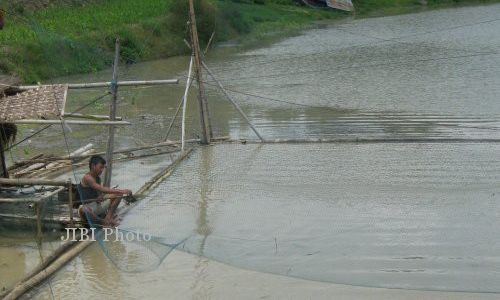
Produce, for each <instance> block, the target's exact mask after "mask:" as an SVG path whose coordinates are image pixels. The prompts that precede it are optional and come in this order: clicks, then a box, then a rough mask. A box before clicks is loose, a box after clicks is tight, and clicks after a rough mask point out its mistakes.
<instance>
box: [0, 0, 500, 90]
mask: <svg viewBox="0 0 500 300" xmlns="http://www.w3.org/2000/svg"><path fill="white" fill-rule="evenodd" d="M58 1H63V0H46V2H47V3H49V4H50V3H51V4H50V5H48V6H47V7H45V8H40V7H37V6H33V7H31V8H30V6H26V7H25V6H19V5H14V4H15V3H16V1H14V2H12V3H14V4H13V5H10V6H7V7H6V9H7V12H8V14H7V16H6V26H5V28H4V30H2V31H0V73H8V74H16V75H18V76H19V77H21V78H22V79H23V80H24V81H25V82H29V83H33V82H37V81H41V80H43V79H47V78H52V77H57V76H62V75H68V74H74V73H88V72H95V71H97V70H100V69H103V68H105V67H107V66H109V65H110V64H111V62H112V53H113V47H114V40H115V38H116V37H120V40H121V46H122V47H121V48H122V49H121V55H122V58H123V59H124V60H125V62H127V63H133V62H137V61H143V60H151V59H157V58H161V57H169V56H175V55H180V54H186V53H189V49H188V47H187V46H186V45H185V43H184V41H183V40H184V39H189V37H188V27H187V19H188V13H187V1H179V0H141V1H137V0H88V1H72V0H71V1H69V0H65V1H63V2H64V4H61V3H59V2H58ZM68 1H69V2H68ZM33 2H34V3H35V2H37V1H33ZM298 2H300V1H297V0H195V6H196V8H197V21H198V26H199V30H200V39H201V41H202V45H203V44H205V43H206V42H207V41H208V40H209V38H210V36H211V34H212V32H213V31H214V30H215V32H216V35H215V37H216V41H226V40H235V39H237V40H240V41H244V44H246V45H249V44H253V43H255V42H256V41H259V42H262V41H263V40H266V39H270V38H272V37H275V36H277V35H283V34H284V33H285V34H286V33H290V32H295V31H297V30H299V29H303V28H305V27H307V26H310V25H311V24H313V23H314V22H315V21H319V20H324V19H332V18H339V17H343V16H348V15H349V14H348V13H345V12H340V11H334V10H321V9H311V8H309V7H305V6H299V5H298ZM354 2H355V4H356V8H357V14H358V15H363V16H373V15H380V14H384V15H385V14H396V13H405V12H409V11H415V9H417V8H419V9H421V8H422V5H421V4H419V2H420V1H418V0H358V1H354ZM428 2H429V5H428V6H430V7H437V6H443V5H448V6H449V5H450V4H455V3H483V2H493V0H490V1H487V0H462V1H460V0H439V1H438V0H429V1H428ZM37 3H38V2H37ZM0 5H1V3H0Z"/></svg>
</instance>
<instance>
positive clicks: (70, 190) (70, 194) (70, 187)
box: [68, 180, 74, 227]
mask: <svg viewBox="0 0 500 300" xmlns="http://www.w3.org/2000/svg"><path fill="white" fill-rule="evenodd" d="M68 205H69V225H70V226H71V227H73V225H74V222H73V184H72V183H71V180H69V181H68Z"/></svg>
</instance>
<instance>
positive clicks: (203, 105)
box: [189, 0, 212, 144]
mask: <svg viewBox="0 0 500 300" xmlns="http://www.w3.org/2000/svg"><path fill="white" fill-rule="evenodd" d="M189 18H190V25H191V43H192V49H193V54H194V63H195V66H196V79H197V81H198V92H199V94H198V102H199V105H200V125H201V143H202V144H210V139H211V138H212V130H211V126H210V116H209V113H208V103H207V98H206V94H205V86H204V85H203V72H202V68H201V54H200V44H199V40H198V28H197V27H196V15H195V11H194V3H193V0H189Z"/></svg>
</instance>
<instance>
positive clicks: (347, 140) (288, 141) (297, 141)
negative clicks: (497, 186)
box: [223, 138, 500, 144]
mask: <svg viewBox="0 0 500 300" xmlns="http://www.w3.org/2000/svg"><path fill="white" fill-rule="evenodd" d="M223 142H226V143H243V144H303V143H304V144H305V143H333V144H334V143H338V144H342V143H345V144H356V143H359V144H372V143H373V144H376V143H500V139H481V138H479V139H476V138H470V139H461V138H449V139H442V138H436V139H433V138H402V139H400V138H373V139H370V138H366V139H365V138H344V139H315V138H311V139H274V140H265V141H264V142H263V141H259V140H230V139H228V140H225V141H223Z"/></svg>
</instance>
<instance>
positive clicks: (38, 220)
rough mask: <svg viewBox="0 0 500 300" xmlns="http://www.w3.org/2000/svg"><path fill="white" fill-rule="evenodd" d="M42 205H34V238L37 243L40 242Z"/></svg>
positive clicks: (41, 203)
mask: <svg viewBox="0 0 500 300" xmlns="http://www.w3.org/2000/svg"><path fill="white" fill-rule="evenodd" d="M42 205H43V202H42V201H40V202H37V203H36V204H35V209H36V238H37V240H38V242H40V243H41V241H42Z"/></svg>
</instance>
